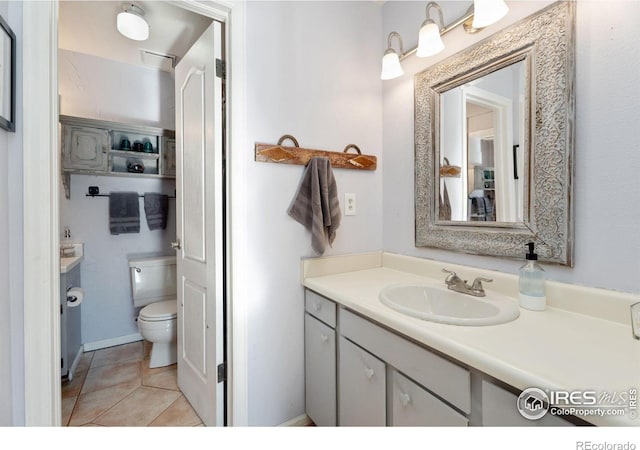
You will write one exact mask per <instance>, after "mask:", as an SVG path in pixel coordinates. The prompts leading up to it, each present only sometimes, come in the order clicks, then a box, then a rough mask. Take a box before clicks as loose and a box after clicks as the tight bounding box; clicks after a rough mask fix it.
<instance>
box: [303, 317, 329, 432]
mask: <svg viewBox="0 0 640 450" xmlns="http://www.w3.org/2000/svg"><path fill="white" fill-rule="evenodd" d="M304 343H305V344H304V345H305V359H304V370H305V404H306V411H307V415H308V416H309V417H310V418H311V420H313V423H315V424H316V425H318V426H335V425H336V332H335V330H334V329H332V328H330V327H329V326H327V325H326V324H324V323H322V322H320V321H319V320H318V319H316V318H315V317H313V316H311V315H310V314H305V317H304Z"/></svg>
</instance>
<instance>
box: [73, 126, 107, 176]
mask: <svg viewBox="0 0 640 450" xmlns="http://www.w3.org/2000/svg"><path fill="white" fill-rule="evenodd" d="M63 139H64V142H63V149H64V150H63V151H64V157H63V164H64V168H65V169H85V170H98V171H107V170H108V169H109V155H108V152H109V148H110V145H109V132H108V131H107V130H102V129H99V128H90V127H80V126H67V127H65V129H64V133H63Z"/></svg>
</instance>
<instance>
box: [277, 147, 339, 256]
mask: <svg viewBox="0 0 640 450" xmlns="http://www.w3.org/2000/svg"><path fill="white" fill-rule="evenodd" d="M288 213H289V215H290V216H291V217H293V218H294V219H295V220H296V221H298V222H300V223H301V224H302V225H303V226H304V227H305V228H306V229H308V230H309V231H311V247H312V248H313V249H314V250H315V251H316V252H317V253H319V254H323V253H324V251H325V249H326V247H327V242H328V243H329V245H331V244H333V241H334V239H335V238H336V230H337V229H338V227H339V226H340V220H341V218H342V214H341V212H340V203H339V201H338V188H337V186H336V180H335V177H334V176H333V171H332V170H331V161H329V158H327V157H318V156H316V157H314V158H311V160H310V161H309V163H308V164H307V168H306V169H305V171H304V173H303V174H302V179H301V180H300V184H299V185H298V191H297V192H296V195H295V196H294V198H293V201H292V202H291V206H290V207H289V211H288Z"/></svg>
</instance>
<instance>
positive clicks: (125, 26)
mask: <svg viewBox="0 0 640 450" xmlns="http://www.w3.org/2000/svg"><path fill="white" fill-rule="evenodd" d="M116 26H117V27H118V31H119V32H120V34H122V35H123V36H125V37H128V38H129V39H133V40H134V41H145V40H147V39H148V38H149V24H148V23H147V21H146V20H145V19H144V11H143V10H142V8H140V7H139V6H138V5H136V4H134V3H125V4H124V5H122V11H120V12H119V13H118V16H117V19H116Z"/></svg>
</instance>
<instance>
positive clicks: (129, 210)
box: [109, 192, 140, 234]
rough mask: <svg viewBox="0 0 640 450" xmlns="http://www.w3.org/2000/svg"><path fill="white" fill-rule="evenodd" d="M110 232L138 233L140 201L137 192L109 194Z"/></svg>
mask: <svg viewBox="0 0 640 450" xmlns="http://www.w3.org/2000/svg"><path fill="white" fill-rule="evenodd" d="M109 229H110V231H111V234H124V233H140V201H139V200H138V193H137V192H111V193H110V194H109Z"/></svg>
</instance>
